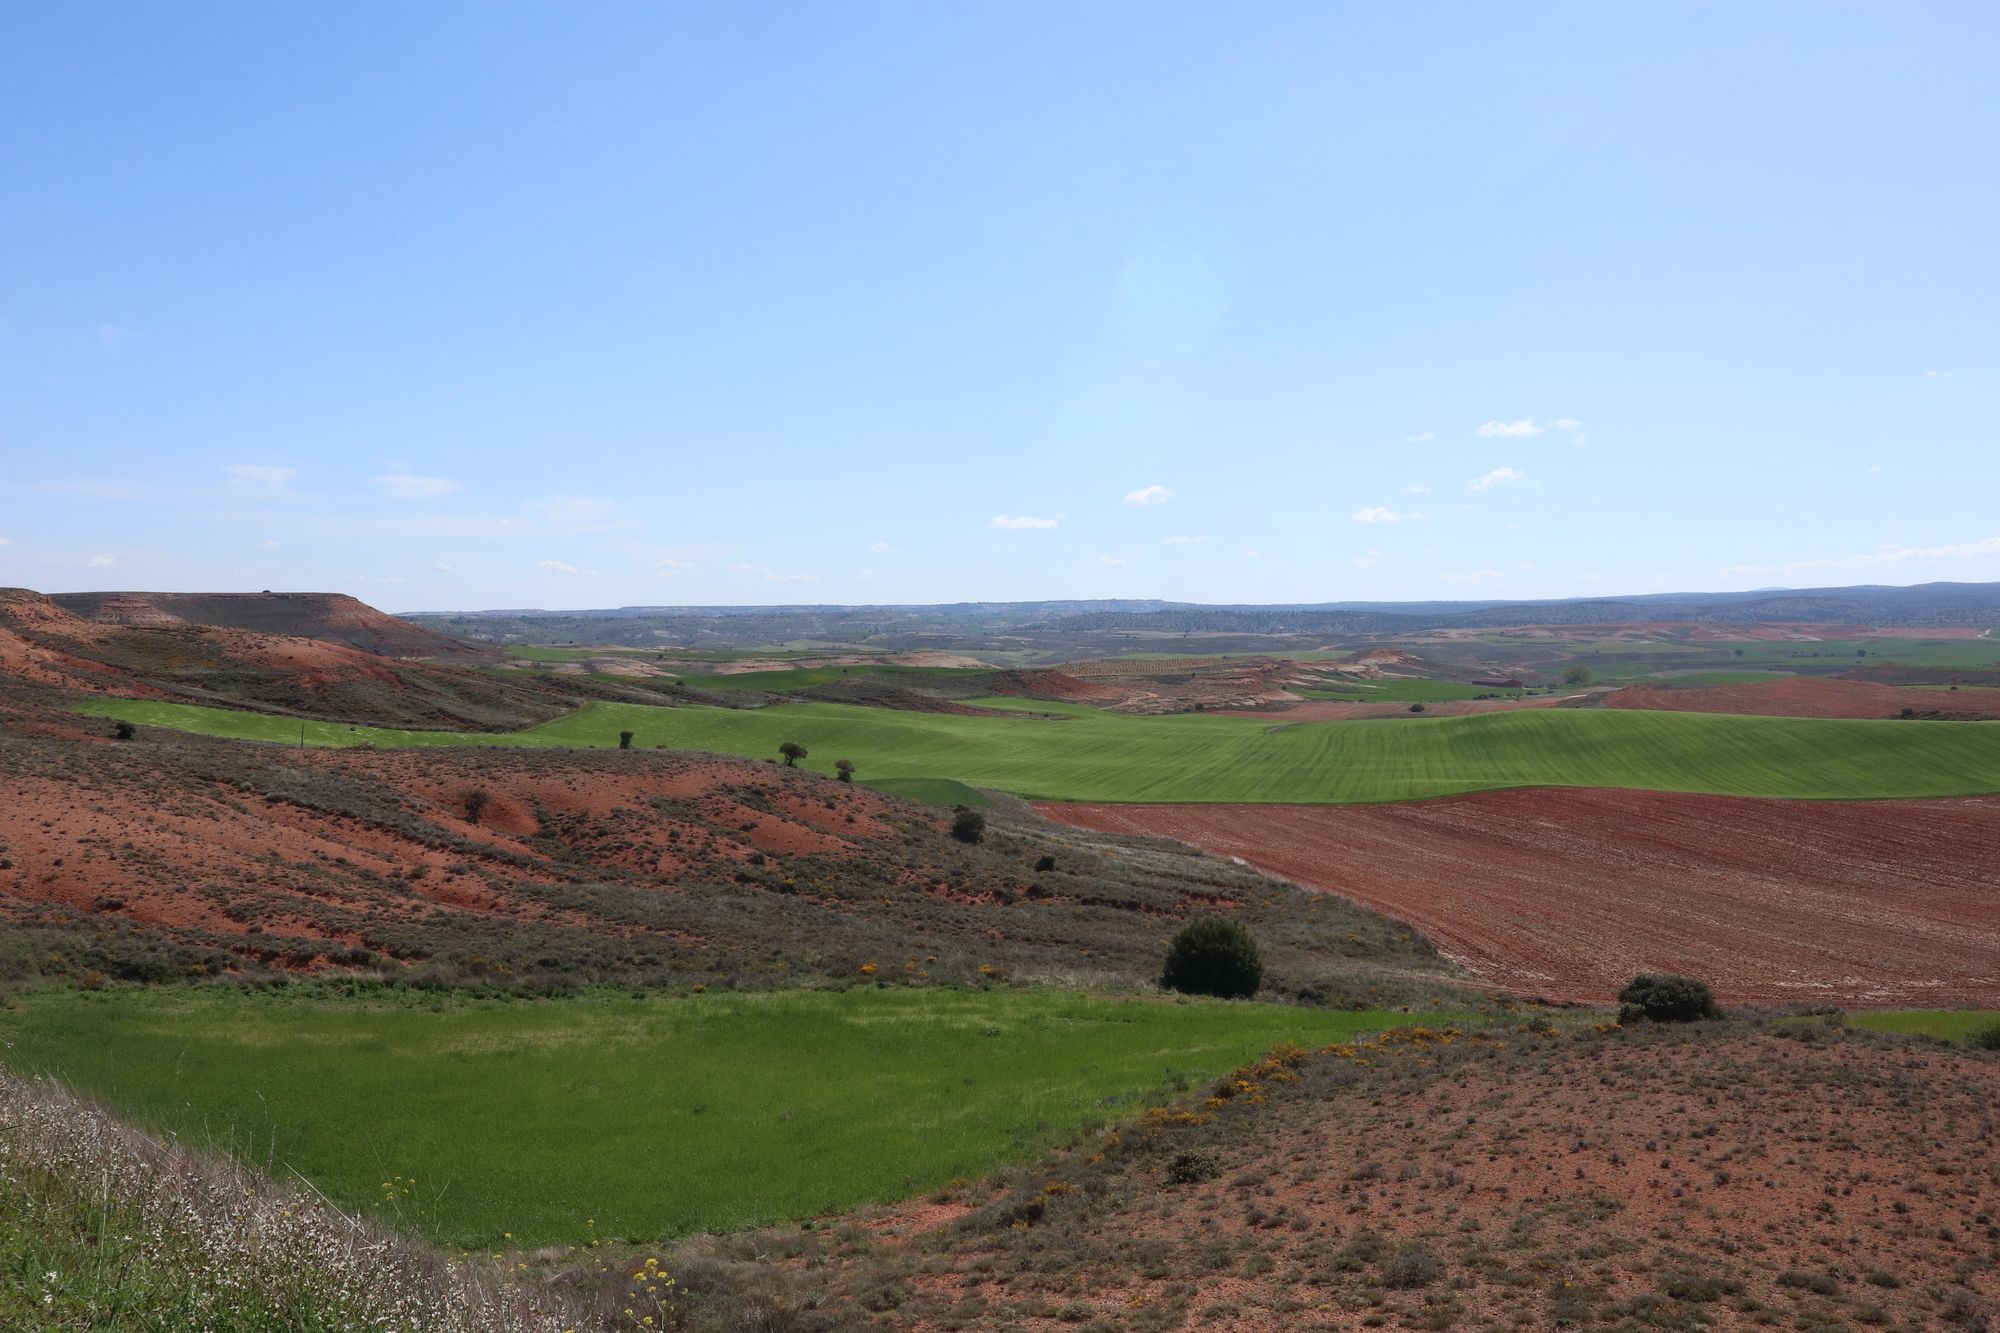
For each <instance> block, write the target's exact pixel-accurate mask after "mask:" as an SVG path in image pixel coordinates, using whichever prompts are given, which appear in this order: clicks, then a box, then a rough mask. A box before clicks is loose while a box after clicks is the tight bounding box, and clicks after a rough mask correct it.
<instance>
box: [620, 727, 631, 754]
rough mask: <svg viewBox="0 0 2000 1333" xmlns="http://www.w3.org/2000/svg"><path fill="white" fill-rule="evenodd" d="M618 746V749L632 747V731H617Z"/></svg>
mask: <svg viewBox="0 0 2000 1333" xmlns="http://www.w3.org/2000/svg"><path fill="white" fill-rule="evenodd" d="M618 748H619V749H621V750H629V749H631V748H632V733H631V732H629V731H621V732H619V733H618Z"/></svg>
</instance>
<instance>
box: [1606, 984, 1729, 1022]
mask: <svg viewBox="0 0 2000 1333" xmlns="http://www.w3.org/2000/svg"><path fill="white" fill-rule="evenodd" d="M1618 1003H1619V1005H1620V1008H1619V1010H1618V1021H1619V1022H1621V1023H1633V1022H1637V1021H1639V1020H1640V1019H1644V1020H1646V1021H1647V1022H1649V1023H1692V1022H1694V1021H1695V1020H1696V1019H1698V1018H1720V1017H1721V1016H1722V1010H1721V1009H1719V1008H1718V1007H1717V1006H1716V1003H1715V993H1714V992H1713V991H1711V990H1709V988H1708V986H1707V984H1706V983H1705V982H1700V981H1696V980H1695V979H1694V978H1693V977H1683V976H1676V975H1675V974H1673V973H1671V972H1668V973H1660V974H1657V975H1656V974H1653V973H1650V972H1641V973H1640V974H1639V975H1638V976H1636V977H1633V978H1632V980H1631V982H1630V984H1628V985H1627V986H1626V987H1625V989H1624V990H1622V991H1619V992H1618Z"/></svg>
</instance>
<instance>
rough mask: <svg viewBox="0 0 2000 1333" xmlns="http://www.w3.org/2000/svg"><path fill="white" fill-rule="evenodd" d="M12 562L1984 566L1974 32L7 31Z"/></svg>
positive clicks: (384, 586)
mask: <svg viewBox="0 0 2000 1333" xmlns="http://www.w3.org/2000/svg"><path fill="white" fill-rule="evenodd" d="M8 26H9V35H8V39H7V41H6V42H5V44H4V47H0V182H4V185H0V450H4V464H5V466H4V470H0V542H4V543H5V544H4V545H0V583H11V584H21V585H26V586H29V587H35V588H41V589H45V590H49V591H64V590H72V589H80V588H105V587H111V588H144V589H182V590H187V589H237V588H253V589H254V588H286V589H332V590H339V591H346V592H351V593H354V594H355V595H357V596H360V597H362V598H364V599H366V600H368V601H371V602H374V603H376V604H378V605H382V606H385V607H388V608H390V609H395V610H411V609H451V608H475V607H498V606H550V607H583V606H610V605H621V604H628V603H730V602H736V603H742V602H857V601H956V600H972V599H997V598H1006V599H1026V598H1041V597H1091V596H1100V597H1125V596H1135V597H1169V598H1176V599H1186V600H1195V601H1281V600H1282V601H1301V600H1335V599H1349V598H1381V599H1393V598H1436V597H1450V596H1465V597H1490V596H1515V595H1518V596H1571V595H1585V594H1591V593H1601V592H1616V591H1629V592H1643V591H1660V590H1669V589H1720V588H1744V587H1760V586H1771V585H1789V586H1809V585H1815V584H1829V583H1857V582H1880V583H1914V582H1921V581H1925V580H1929V579H1940V578H1942V579H1965V580H1992V579H2000V429H1996V428H1997V427H2000V396H1996V373H2000V368H1996V365H1995V353H1996V350H2000V335H1997V334H1996V328H2000V325H1996V311H2000V267H1997V266H1996V259H1995V236H1996V234H2000V233H1997V232H1996V223H1995V219H1996V218H2000V161H1996V155H2000V148H1996V145H2000V93H1996V92H1995V90H1994V86H1993V78H1992V71H1993V56H1994V52H1995V51H1996V50H2000V7H1996V6H1993V5H1991V4H1985V3H1967V4H1922V3H1903V4H1895V5H1882V4H1872V5H1841V4H1821V3H1813V4H1782V3H1770V4H1757V5H1738V4H1714V5H1677V4H1647V5H1603V4H1575V5H1570V4H1528V5H1507V6H1501V5H1489V4H1469V5H1426V6H1402V5H1396V6H1390V5H1360V4H1349V5H1341V4H1334V3H1329V2H1324V0H1317V2H1314V3H1301V4H1296V5H1292V4H1247V5H1223V4H1207V5H1184V4H1166V3H1158V2H1157V0H1155V2H1152V3H1142V4H1131V5H1121V4H1109V3H1091V4H1050V5H1043V4H1031V3H1008V4H987V5H973V4H936V3H928V2H926V3H912V4H907V5H886V4H869V3H849V4H818V3H814V4H806V3H799V4H794V5H757V4H742V3H715V4H683V5H669V4H645V5H620V4H611V3H590V4H584V5H551V4H541V3H536V4H524V3H523V4H505V3H484V2H483V3H479V4H465V5H453V4H445V3H426V4H419V5H412V4H400V3H398V4H367V3H355V4H342V5H316V6H304V5H283V4H279V5H272V4H265V3H257V4H222V3H206V4H201V5H182V6H170V5H145V4H138V3H129V4H123V5H108V4H96V3H88V2H87V0H84V2H75V3H65V4H59V5H39V6H28V7H23V8H19V9H17V10H16V11H15V12H14V14H13V15H12V16H11V18H10V22H9V25H8Z"/></svg>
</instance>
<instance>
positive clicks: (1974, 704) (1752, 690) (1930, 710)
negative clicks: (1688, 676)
mask: <svg viewBox="0 0 2000 1333" xmlns="http://www.w3.org/2000/svg"><path fill="white" fill-rule="evenodd" d="M1604 702H1605V705H1606V706H1607V707H1610V708H1641V709H1648V710H1652V711H1656V712H1669V713H1739V714H1750V715H1755V716H1759V717H1830V718H1884V717H1902V716H1910V715H1915V716H1924V717H1936V716H1944V717H1949V718H1953V719H1957V720H1964V721H1980V720H1993V719H1996V718H2000V709H1995V708H1994V707H1993V705H1992V704H1991V702H1990V701H1989V700H1988V699H1984V698H1981V697H1979V696H1977V695H1976V694H1974V693H1970V692H1967V691H1964V690H1921V689H1908V688H1904V687H1901V686H1896V685H1880V684H1876V683H1875V682H1873V681H1865V680H1840V679H1831V678H1828V677H1825V676H1781V677H1779V678H1778V679H1776V680H1768V681H1755V682H1752V683H1750V684H1745V685H1701V686H1681V687H1676V686H1674V685H1672V684H1662V685H1650V684H1648V685H1628V686H1626V687H1625V688H1624V689H1622V690H1614V691H1613V692H1611V693H1610V694H1608V695H1606V696H1605V700H1604ZM1906 709H1907V710H1909V712H1908V713H1905V710H1906Z"/></svg>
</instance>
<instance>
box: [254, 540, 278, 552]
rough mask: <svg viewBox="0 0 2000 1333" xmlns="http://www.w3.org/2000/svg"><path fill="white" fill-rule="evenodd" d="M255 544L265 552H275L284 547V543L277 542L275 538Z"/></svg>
mask: <svg viewBox="0 0 2000 1333" xmlns="http://www.w3.org/2000/svg"><path fill="white" fill-rule="evenodd" d="M257 544H258V545H259V546H261V547H263V548H264V549H265V550H267V551H275V550H276V549H278V547H280V546H282V545H284V543H283V542H281V541H279V540H278V539H277V538H276V537H266V538H265V539H264V540H263V541H261V542H258V543H257Z"/></svg>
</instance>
